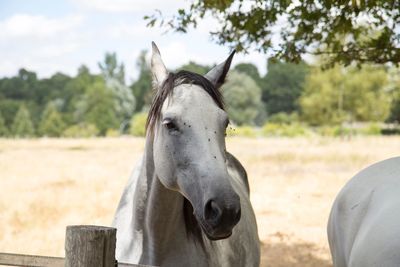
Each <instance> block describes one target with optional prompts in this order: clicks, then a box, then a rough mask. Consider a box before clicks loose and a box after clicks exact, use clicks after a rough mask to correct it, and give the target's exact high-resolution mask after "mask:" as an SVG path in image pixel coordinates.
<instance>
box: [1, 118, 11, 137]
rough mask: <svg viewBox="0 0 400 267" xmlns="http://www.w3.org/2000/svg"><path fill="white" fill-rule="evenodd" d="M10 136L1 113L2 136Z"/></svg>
mask: <svg viewBox="0 0 400 267" xmlns="http://www.w3.org/2000/svg"><path fill="white" fill-rule="evenodd" d="M8 134H9V131H8V128H7V126H6V123H5V121H4V118H3V116H2V115H1V112H0V136H3V137H4V136H8Z"/></svg>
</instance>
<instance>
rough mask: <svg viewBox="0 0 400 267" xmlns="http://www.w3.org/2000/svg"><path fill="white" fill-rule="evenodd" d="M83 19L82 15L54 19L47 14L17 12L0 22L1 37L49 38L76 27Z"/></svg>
mask: <svg viewBox="0 0 400 267" xmlns="http://www.w3.org/2000/svg"><path fill="white" fill-rule="evenodd" d="M82 20H83V17H82V16H68V17H64V18H60V19H52V18H47V17H45V16H33V15H27V14H15V15H13V16H11V17H9V18H7V19H6V20H4V21H1V22H0V38H2V39H9V38H25V37H28V38H31V37H35V38H47V37H51V36H54V35H57V34H60V33H62V32H67V31H69V30H71V29H73V28H76V27H77V26H79V25H80V24H81V23H82Z"/></svg>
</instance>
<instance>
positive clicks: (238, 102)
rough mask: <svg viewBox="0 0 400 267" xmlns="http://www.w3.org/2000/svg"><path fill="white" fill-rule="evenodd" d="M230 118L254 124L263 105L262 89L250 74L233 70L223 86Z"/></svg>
mask: <svg viewBox="0 0 400 267" xmlns="http://www.w3.org/2000/svg"><path fill="white" fill-rule="evenodd" d="M222 92H223V96H224V100H225V103H226V106H227V112H228V114H229V117H230V119H231V120H232V121H233V122H234V123H236V124H238V125H243V124H248V125H251V124H254V120H255V119H256V117H257V115H258V113H259V111H260V107H261V89H260V88H259V87H258V86H257V84H256V82H255V81H254V80H253V79H252V78H250V76H248V75H246V74H244V73H240V72H236V71H232V72H231V73H230V75H229V79H228V81H227V82H226V83H225V84H224V85H223V88H222Z"/></svg>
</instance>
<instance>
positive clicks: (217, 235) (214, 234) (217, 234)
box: [196, 218, 232, 241]
mask: <svg viewBox="0 0 400 267" xmlns="http://www.w3.org/2000/svg"><path fill="white" fill-rule="evenodd" d="M196 219H197V221H198V223H199V225H200V228H201V230H202V231H203V233H204V234H205V235H206V236H207V238H208V239H210V240H212V241H216V240H221V239H226V238H228V237H230V236H231V235H232V230H229V231H225V232H221V231H216V230H214V229H212V228H211V227H209V226H208V225H207V224H206V223H204V222H203V221H202V220H201V219H199V218H196Z"/></svg>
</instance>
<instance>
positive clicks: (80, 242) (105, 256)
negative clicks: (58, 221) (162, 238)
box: [0, 225, 151, 267]
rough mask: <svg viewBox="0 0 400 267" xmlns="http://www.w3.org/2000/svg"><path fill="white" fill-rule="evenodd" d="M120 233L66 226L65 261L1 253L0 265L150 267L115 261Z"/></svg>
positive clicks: (82, 226) (26, 266) (29, 266)
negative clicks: (117, 239)
mask: <svg viewBox="0 0 400 267" xmlns="http://www.w3.org/2000/svg"><path fill="white" fill-rule="evenodd" d="M116 232H117V229H115V228H111V227H104V226H94V225H73V226H67V230H66V235H65V258H60V257H47V256H36V255H22V254H13V253H0V265H9V266H23V267H151V266H145V265H138V264H128V263H121V262H117V261H116V260H115V243H116Z"/></svg>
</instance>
